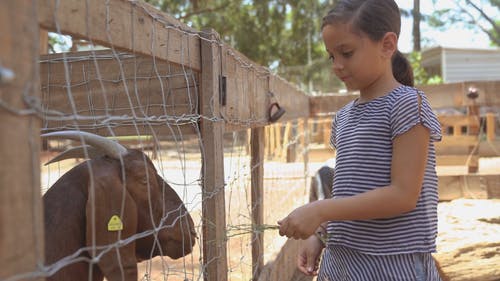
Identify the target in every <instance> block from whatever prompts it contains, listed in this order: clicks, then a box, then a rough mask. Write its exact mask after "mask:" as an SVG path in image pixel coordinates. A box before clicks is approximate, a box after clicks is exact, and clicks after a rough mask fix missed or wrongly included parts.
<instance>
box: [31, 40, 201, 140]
mask: <svg viewBox="0 0 500 281" xmlns="http://www.w3.org/2000/svg"><path fill="white" fill-rule="evenodd" d="M40 61H41V62H40V73H41V77H42V78H41V89H42V104H43V108H44V109H45V110H46V111H47V112H50V113H51V114H47V115H46V116H45V123H44V130H46V131H54V130H63V129H82V130H87V131H91V132H93V133H98V134H101V135H110V134H111V132H113V133H114V134H115V135H122V136H126V135H142V134H146V135H156V136H157V138H159V139H168V138H171V136H172V135H194V134H196V133H197V132H196V131H197V130H196V128H197V121H198V120H197V119H198V93H197V92H198V88H199V73H198V72H194V71H192V70H190V69H188V68H182V67H179V66H177V65H174V64H171V63H166V62H164V61H157V60H153V59H152V58H151V57H147V56H137V55H131V54H127V53H117V54H113V53H112V52H111V51H110V50H104V51H96V52H76V53H66V54H64V55H62V54H57V55H46V56H42V57H41V60H40ZM76 117H78V120H76V119H75V118H76Z"/></svg>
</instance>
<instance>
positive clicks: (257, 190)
mask: <svg viewBox="0 0 500 281" xmlns="http://www.w3.org/2000/svg"><path fill="white" fill-rule="evenodd" d="M251 138H252V144H251V145H252V148H251V153H252V156H251V160H250V161H251V165H250V167H251V175H252V178H251V181H252V187H251V189H252V199H251V200H252V224H253V225H254V226H259V225H262V224H263V223H264V217H263V216H264V205H263V204H264V200H263V196H264V194H263V188H264V158H265V157H264V144H265V129H264V127H259V128H255V129H252V137H251ZM253 230H254V231H252V273H253V275H252V276H253V280H258V279H259V275H260V272H261V271H262V268H263V267H264V241H263V239H264V235H263V233H262V232H259V231H257V230H256V228H255V227H254V228H253Z"/></svg>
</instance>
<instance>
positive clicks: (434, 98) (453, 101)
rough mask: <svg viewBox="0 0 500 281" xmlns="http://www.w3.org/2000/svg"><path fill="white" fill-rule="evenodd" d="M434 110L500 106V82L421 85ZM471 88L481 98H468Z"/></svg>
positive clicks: (420, 87)
mask: <svg viewBox="0 0 500 281" xmlns="http://www.w3.org/2000/svg"><path fill="white" fill-rule="evenodd" d="M417 87H418V88H419V89H420V90H422V91H424V92H425V94H426V96H427V97H428V99H429V102H430V104H431V106H432V107H433V108H445V107H464V106H469V105H472V104H473V103H475V104H476V105H479V106H500V81H470V82H458V83H448V84H441V85H419V86H417ZM470 87H475V88H476V89H477V90H478V92H479V96H478V98H477V99H476V100H474V101H472V100H471V99H469V98H467V93H468V91H469V88H470Z"/></svg>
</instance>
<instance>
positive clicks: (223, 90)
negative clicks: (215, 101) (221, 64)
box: [219, 75, 227, 106]
mask: <svg viewBox="0 0 500 281" xmlns="http://www.w3.org/2000/svg"><path fill="white" fill-rule="evenodd" d="M226 83H227V77H226V76H224V75H220V76H219V104H220V105H223V106H225V105H226V102H227V101H226V95H227V84H226Z"/></svg>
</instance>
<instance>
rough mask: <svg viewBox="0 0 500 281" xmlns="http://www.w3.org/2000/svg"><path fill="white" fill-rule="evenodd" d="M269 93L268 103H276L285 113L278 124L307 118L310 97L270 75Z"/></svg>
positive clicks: (281, 79) (286, 82) (279, 78)
mask: <svg viewBox="0 0 500 281" xmlns="http://www.w3.org/2000/svg"><path fill="white" fill-rule="evenodd" d="M269 91H270V93H272V95H271V97H270V103H273V102H277V103H278V104H279V105H280V106H281V107H282V108H283V109H284V110H285V111H286V113H285V114H284V115H283V116H282V117H281V118H280V119H279V120H278V122H286V121H289V120H296V119H299V118H306V117H309V115H310V113H309V106H308V105H309V99H310V96H309V95H307V94H306V93H305V92H303V91H302V90H300V89H299V88H297V87H296V86H295V85H293V84H291V83H290V82H288V81H286V80H284V79H283V78H281V77H279V76H277V75H274V74H271V75H270V77H269Z"/></svg>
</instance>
